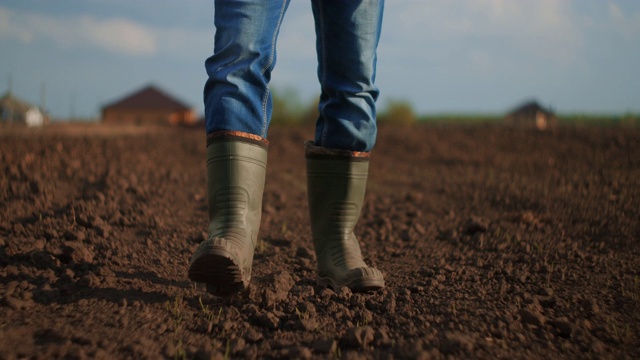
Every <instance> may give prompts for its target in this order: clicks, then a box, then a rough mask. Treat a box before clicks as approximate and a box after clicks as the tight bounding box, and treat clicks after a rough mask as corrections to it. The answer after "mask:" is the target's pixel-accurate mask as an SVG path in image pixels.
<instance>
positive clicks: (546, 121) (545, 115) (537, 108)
mask: <svg viewBox="0 0 640 360" xmlns="http://www.w3.org/2000/svg"><path fill="white" fill-rule="evenodd" d="M505 120H506V122H507V123H509V124H512V125H515V126H521V127H535V128H536V129H538V130H545V129H547V128H549V127H553V126H555V125H556V122H557V118H556V115H555V114H554V113H553V111H551V110H550V109H546V108H544V107H542V106H541V105H540V104H538V102H536V101H528V102H525V103H523V104H521V105H519V106H517V107H516V108H514V109H513V110H511V111H510V112H509V113H508V114H507V115H506V116H505Z"/></svg>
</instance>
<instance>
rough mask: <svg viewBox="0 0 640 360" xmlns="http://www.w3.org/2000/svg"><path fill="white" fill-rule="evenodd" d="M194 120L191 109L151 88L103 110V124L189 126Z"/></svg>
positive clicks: (157, 89)
mask: <svg viewBox="0 0 640 360" xmlns="http://www.w3.org/2000/svg"><path fill="white" fill-rule="evenodd" d="M196 120H197V118H196V116H195V113H194V111H193V109H191V108H190V107H189V106H187V105H186V104H184V103H183V102H181V101H180V100H177V99H176V98H174V97H173V96H171V95H169V94H167V93H166V92H165V91H163V90H161V89H159V88H157V87H156V86H153V85H149V86H146V87H144V88H142V89H140V90H137V91H135V92H133V93H132V94H129V95H127V96H125V97H123V98H121V99H119V100H116V101H114V102H112V103H110V104H107V105H105V106H104V107H103V108H102V122H104V123H117V124H137V125H141V124H171V125H182V124H185V125H191V124H193V123H195V122H196Z"/></svg>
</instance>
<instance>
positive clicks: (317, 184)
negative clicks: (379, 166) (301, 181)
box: [306, 152, 369, 254]
mask: <svg viewBox="0 0 640 360" xmlns="http://www.w3.org/2000/svg"><path fill="white" fill-rule="evenodd" d="M306 157H307V191H308V200H309V216H310V219H311V231H312V233H313V241H314V247H315V250H316V253H317V254H320V253H322V251H323V250H324V248H325V247H326V246H327V244H328V243H330V242H351V241H354V240H355V239H352V237H353V229H354V227H355V225H356V223H357V222H358V219H359V218H360V211H361V209H362V203H363V201H364V194H365V190H366V184H367V176H368V172H369V160H368V158H357V157H350V156H342V155H322V154H310V153H309V152H307V156H306ZM355 241H357V240H355Z"/></svg>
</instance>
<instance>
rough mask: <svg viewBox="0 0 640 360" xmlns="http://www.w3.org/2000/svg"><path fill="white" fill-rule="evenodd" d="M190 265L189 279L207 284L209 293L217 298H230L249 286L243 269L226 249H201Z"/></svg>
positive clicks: (212, 247)
mask: <svg viewBox="0 0 640 360" xmlns="http://www.w3.org/2000/svg"><path fill="white" fill-rule="evenodd" d="M193 258H194V260H192V262H191V265H189V279H190V280H191V281H194V282H197V283H203V284H206V287H207V292H208V293H210V294H212V295H216V296H228V295H232V294H234V293H237V292H239V291H242V290H243V289H246V288H247V287H248V285H249V279H245V276H244V273H243V271H242V268H241V267H240V265H239V264H237V263H236V262H235V261H234V260H233V256H232V255H231V254H230V253H229V252H228V251H227V250H226V249H224V248H217V247H214V246H211V247H206V248H204V249H200V251H199V252H196V253H195V254H194V256H193Z"/></svg>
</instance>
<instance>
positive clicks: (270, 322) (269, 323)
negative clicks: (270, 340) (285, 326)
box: [257, 312, 280, 330]
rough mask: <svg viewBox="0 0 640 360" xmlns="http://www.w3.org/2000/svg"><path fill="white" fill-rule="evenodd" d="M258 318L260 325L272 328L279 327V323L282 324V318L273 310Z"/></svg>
mask: <svg viewBox="0 0 640 360" xmlns="http://www.w3.org/2000/svg"><path fill="white" fill-rule="evenodd" d="M257 320H258V323H259V324H260V325H262V326H263V327H266V328H268V329H272V330H275V329H277V328H278V324H280V319H278V317H277V316H276V315H275V314H274V313H272V312H267V313H264V314H262V315H260V316H258V319H257Z"/></svg>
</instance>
